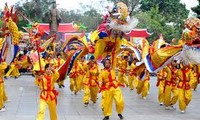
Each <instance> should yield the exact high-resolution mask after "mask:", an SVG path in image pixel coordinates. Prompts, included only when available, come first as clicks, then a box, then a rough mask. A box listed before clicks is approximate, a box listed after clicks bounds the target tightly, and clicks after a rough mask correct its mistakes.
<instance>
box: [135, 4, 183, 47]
mask: <svg viewBox="0 0 200 120" xmlns="http://www.w3.org/2000/svg"><path fill="white" fill-rule="evenodd" d="M135 17H136V18H137V19H138V20H139V24H138V28H147V29H148V31H149V32H150V33H153V34H152V35H151V36H150V38H148V40H149V42H150V43H152V42H153V41H154V40H156V39H158V37H159V36H160V34H163V36H164V38H165V40H166V42H171V40H172V39H173V38H175V39H179V38H180V35H181V32H180V30H179V29H176V28H175V27H173V25H170V24H166V23H165V21H166V20H165V17H164V16H163V15H161V14H159V9H158V6H155V8H154V7H152V8H151V9H150V11H146V12H139V13H137V14H136V15H135Z"/></svg>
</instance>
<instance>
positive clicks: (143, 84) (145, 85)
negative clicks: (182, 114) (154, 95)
mask: <svg viewBox="0 0 200 120" xmlns="http://www.w3.org/2000/svg"><path fill="white" fill-rule="evenodd" d="M149 88H150V84H149V80H144V81H141V80H138V85H137V94H141V95H142V97H146V96H147V94H148V92H149Z"/></svg>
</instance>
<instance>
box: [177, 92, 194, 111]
mask: <svg viewBox="0 0 200 120" xmlns="http://www.w3.org/2000/svg"><path fill="white" fill-rule="evenodd" d="M178 97H179V108H180V110H181V111H185V110H186V107H187V105H188V104H189V103H190V101H191V99H192V91H191V89H189V90H184V89H179V96H178Z"/></svg>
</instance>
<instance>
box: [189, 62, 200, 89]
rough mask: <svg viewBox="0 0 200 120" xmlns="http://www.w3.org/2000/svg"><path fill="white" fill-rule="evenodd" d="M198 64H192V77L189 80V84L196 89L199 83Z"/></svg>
mask: <svg viewBox="0 0 200 120" xmlns="http://www.w3.org/2000/svg"><path fill="white" fill-rule="evenodd" d="M199 66H200V65H193V71H192V73H193V76H194V77H193V79H191V80H190V85H191V88H192V89H194V90H196V89H197V86H198V84H199V72H200V71H199V70H200V69H199Z"/></svg>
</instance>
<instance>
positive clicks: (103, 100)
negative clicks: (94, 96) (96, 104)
mask: <svg viewBox="0 0 200 120" xmlns="http://www.w3.org/2000/svg"><path fill="white" fill-rule="evenodd" d="M101 94H102V99H101V109H103V106H104V104H105V91H102V92H101Z"/></svg>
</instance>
